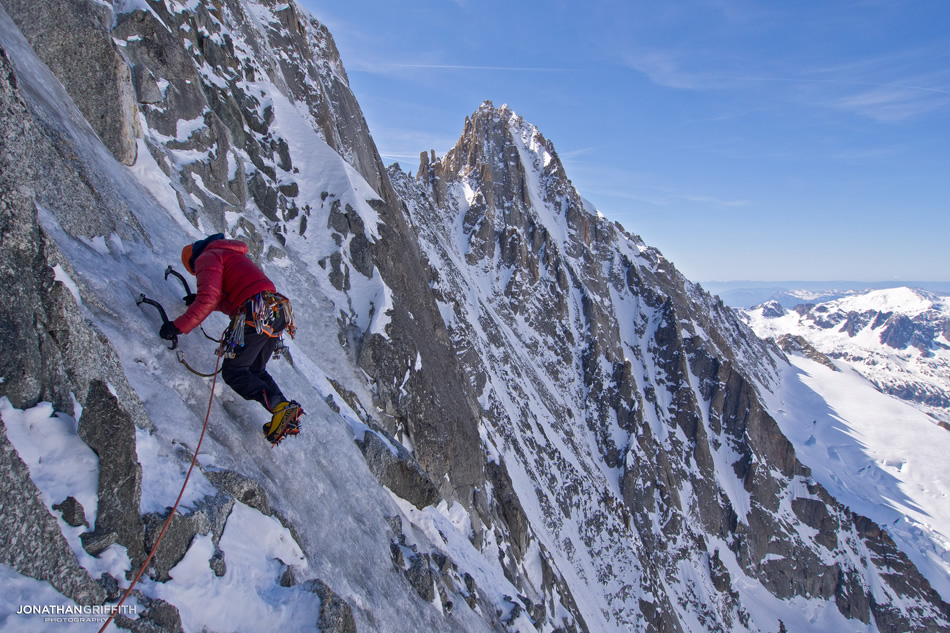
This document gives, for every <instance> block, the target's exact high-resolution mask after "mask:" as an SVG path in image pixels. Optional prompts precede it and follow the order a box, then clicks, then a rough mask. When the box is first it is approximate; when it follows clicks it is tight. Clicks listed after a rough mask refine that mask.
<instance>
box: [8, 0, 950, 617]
mask: <svg viewBox="0 0 950 633" xmlns="http://www.w3.org/2000/svg"><path fill="white" fill-rule="evenodd" d="M0 4H2V7H3V8H2V9H0V121H2V123H3V125H0V214H2V215H0V243H2V249H0V281H2V283H0V297H2V301H0V315H2V319H3V321H4V323H5V324H6V325H7V327H5V328H4V329H3V331H2V333H0V341H2V345H0V417H2V425H0V429H2V430H3V433H0V449H2V450H0V477H2V478H3V482H4V485H3V487H2V491H0V534H2V542H3V543H4V545H5V547H3V548H0V576H2V578H3V582H4V587H5V591H4V592H3V593H2V595H0V629H2V630H4V631H7V630H9V631H44V630H50V628H51V626H54V623H56V622H58V621H65V622H68V623H69V625H70V629H71V630H72V629H75V630H98V628H99V626H100V625H101V621H97V620H99V614H100V613H101V612H102V611H103V610H104V609H103V607H105V608H107V607H108V605H110V604H112V605H114V604H115V603H116V601H117V600H118V599H119V596H120V594H121V593H122V589H123V588H126V587H128V586H129V583H130V581H131V579H132V577H133V576H134V574H135V573H136V572H137V571H138V569H139V568H140V567H141V566H142V565H143V564H144V562H145V559H146V557H147V554H148V551H149V550H150V549H151V548H152V547H153V546H154V544H155V542H156V540H157V538H158V533H159V531H160V527H161V525H162V523H163V522H164V520H165V519H166V518H167V517H169V516H170V515H169V512H170V505H171V504H172V503H173V500H174V499H175V497H176V495H178V493H179V487H180V486H181V483H182V481H183V479H184V476H185V472H186V471H187V469H188V466H189V463H190V460H191V457H192V455H193V454H194V452H195V450H196V448H195V443H196V442H197V439H198V437H199V436H200V434H201V429H202V425H203V421H204V418H205V412H206V411H207V412H208V413H209V419H210V425H209V430H208V435H207V436H206V437H205V439H204V441H203V443H202V445H201V448H200V451H198V468H197V470H196V471H195V472H194V473H193V475H192V477H191V479H190V483H189V485H188V487H187V488H186V489H185V491H184V494H183V497H182V502H181V505H180V506H179V507H178V510H177V512H176V513H175V514H174V515H172V521H171V523H170V527H169V530H168V532H166V534H165V536H164V537H163V539H162V540H161V545H160V547H158V549H157V550H156V554H155V557H154V558H153V559H152V561H151V563H150V564H149V566H148V569H147V571H146V573H145V575H144V576H143V579H142V580H141V581H140V582H139V584H138V585H137V589H136V591H135V592H134V593H133V594H132V597H131V598H130V600H129V601H128V602H127V603H126V605H127V606H126V611H125V612H123V613H122V614H120V617H119V618H117V620H116V621H117V624H118V625H119V626H122V627H124V628H129V629H131V630H141V631H189V632H190V631H195V632H198V631H261V630H280V631H313V630H320V631H334V632H343V631H346V632H348V633H350V632H352V631H361V632H365V631H382V632H388V631H392V632H397V631H398V632H402V631H405V630H411V629H417V630H425V631H446V632H449V631H499V632H500V631H519V632H521V633H527V632H529V631H531V632H533V631H542V632H544V633H553V632H555V631H559V632H560V631H565V632H566V631H590V632H594V631H596V632H601V631H651V632H652V631H656V632H664V633H666V632H669V633H673V632H685V631H688V632H700V631H769V632H773V631H781V630H785V631H855V632H861V633H865V632H868V631H891V630H902V631H903V630H914V631H945V630H948V628H950V605H948V604H947V602H946V599H947V597H950V555H948V553H947V552H948V551H950V547H948V543H950V538H947V537H948V534H950V527H948V526H950V517H947V516H946V510H945V509H944V506H946V504H945V495H946V485H945V483H944V482H946V478H945V477H944V478H942V479H941V477H940V475H939V474H936V473H937V472H938V471H937V470H936V467H935V466H934V465H933V464H934V462H937V461H938V460H939V459H940V457H939V456H940V455H942V454H946V451H947V450H950V443H948V440H947V439H946V438H943V436H942V435H928V433H929V432H933V431H936V432H939V433H941V434H944V431H943V429H939V428H937V427H936V426H934V425H933V424H929V423H928V424H927V425H925V426H923V427H921V426H920V425H919V424H918V422H919V420H917V419H910V418H908V417H907V413H906V411H903V410H900V411H896V410H894V409H892V408H887V407H884V406H877V407H874V408H873V410H872V411H871V412H870V413H869V412H868V411H867V410H865V409H862V408H861V407H860V406H859V405H858V404H855V401H857V402H858V403H864V402H868V401H870V400H869V399H868V398H865V397H862V394H864V393H865V390H867V393H871V394H874V395H876V396H881V394H878V393H877V392H874V391H873V390H870V389H869V388H868V387H867V384H866V383H865V382H863V381H861V380H859V377H856V376H852V375H848V376H846V379H847V380H846V381H845V382H841V381H840V380H839V378H840V376H838V374H839V373H840V372H833V371H831V370H830V369H826V368H825V367H823V366H821V365H820V364H816V363H814V362H812V361H810V360H807V359H804V358H799V357H798V356H796V355H794V354H790V355H789V356H788V357H786V356H785V355H783V354H782V352H781V351H780V350H779V349H778V348H777V347H775V346H773V345H771V344H769V343H767V342H765V341H763V340H761V339H759V338H757V337H756V336H755V335H754V334H753V333H752V332H751V330H750V329H749V328H748V327H747V326H746V325H745V324H743V323H742V322H741V320H740V319H739V318H738V317H737V316H736V314H735V313H734V312H733V311H732V310H730V309H729V308H727V307H726V306H724V305H723V304H722V303H721V302H720V301H718V300H717V299H715V298H714V297H712V296H710V295H708V294H706V293H704V292H703V291H702V290H701V289H700V288H699V287H698V286H696V285H694V284H692V283H691V282H690V281H689V280H687V279H685V278H684V277H683V276H682V275H681V274H680V273H679V272H678V271H677V270H676V268H675V267H674V266H673V265H672V263H670V262H669V261H667V260H666V259H665V258H664V257H663V256H662V255H661V254H660V253H659V252H657V251H656V250H655V249H652V248H650V247H648V246H647V245H646V244H645V243H644V242H643V241H642V240H641V239H639V238H638V237H636V236H635V235H632V234H630V233H628V232H627V231H625V230H624V229H623V228H622V227H620V226H619V225H616V224H613V223H611V222H610V221H609V220H607V219H606V218H604V217H603V216H602V215H601V214H599V213H597V212H596V210H594V209H592V208H590V207H589V205H588V204H586V203H585V202H584V200H583V198H582V197H581V196H580V194H579V193H578V192H577V191H576V190H575V189H574V187H573V185H572V184H571V182H570V180H569V179H568V177H567V174H566V173H565V171H564V167H563V165H562V164H561V162H560V160H559V159H558V157H557V152H556V151H555V148H554V146H553V144H552V143H551V142H550V141H548V140H547V139H545V138H544V137H543V136H542V134H541V133H540V131H539V130H537V129H536V128H535V127H534V126H532V125H531V124H529V123H528V122H526V121H524V120H522V119H521V118H520V117H518V116H517V115H516V114H515V113H514V112H513V111H512V110H511V109H509V108H507V107H498V108H496V107H495V106H493V105H492V104H490V103H485V104H483V105H482V106H481V107H480V108H478V110H477V111H476V112H474V113H473V114H472V116H471V117H469V118H468V119H467V120H466V121H465V124H464V128H463V132H462V134H461V136H460V138H459V141H458V143H457V144H456V146H455V147H454V148H453V149H452V150H451V151H450V152H448V153H447V154H446V155H445V156H443V157H436V156H434V154H424V158H423V160H422V166H421V169H420V172H419V173H418V174H417V175H416V177H415V178H413V177H411V176H410V175H408V174H406V173H404V172H402V171H401V170H400V169H399V168H398V166H393V167H391V168H390V169H388V170H387V169H384V167H383V165H382V162H381V161H380V158H379V155H378V152H377V151H376V148H375V145H374V143H373V141H372V138H371V136H370V135H369V132H368V128H367V126H366V123H365V121H364V119H363V116H362V114H361V113H360V109H359V105H358V103H357V101H356V99H355V97H354V95H353V94H352V92H351V91H350V89H349V86H348V81H347V78H346V73H345V70H344V68H343V64H342V61H341V60H340V58H339V55H338V53H337V51H336V48H335V46H334V45H333V40H332V37H331V36H330V34H329V32H328V31H327V29H326V28H325V27H324V26H323V25H321V24H320V23H319V22H318V21H317V20H316V19H314V18H312V17H310V16H309V15H307V13H306V12H305V11H302V10H301V9H300V7H298V6H297V5H296V4H295V3H294V2H293V1H292V0H291V1H289V2H288V1H278V0H214V1H213V2H198V1H196V0H113V1H112V2H108V1H103V0H77V1H76V2H70V3H61V2H56V1H55V0H0ZM8 14H9V15H8ZM218 231H220V232H224V233H227V234H228V235H229V236H231V237H235V238H238V239H242V240H244V241H246V242H247V243H248V244H249V247H250V251H251V254H252V256H253V258H254V259H255V260H256V261H257V262H259V263H260V264H261V265H262V267H263V268H264V270H265V271H266V272H267V273H268V275H269V276H271V277H272V278H273V279H274V280H275V282H276V284H277V286H278V288H279V289H280V290H281V292H283V293H285V294H286V295H288V296H289V297H290V298H291V299H292V301H293V303H294V309H295V313H296V315H297V322H298V330H297V336H296V338H295V339H294V340H293V341H288V344H289V355H288V357H287V361H288V362H282V361H277V360H275V361H273V362H272V363H271V365H270V367H272V368H273V373H274V375H275V377H276V379H277V381H278V382H279V383H280V384H281V386H282V387H283V389H284V391H285V392H287V393H288V394H293V397H295V398H296V399H297V400H299V401H300V402H301V403H302V404H303V405H304V408H305V409H306V410H307V416H306V417H305V418H304V428H303V431H302V433H301V434H300V435H299V436H298V437H296V438H292V439H289V440H287V441H285V442H284V443H283V444H281V445H280V446H279V447H278V448H276V449H271V448H270V447H269V446H268V445H267V443H266V442H265V441H264V439H263V438H262V437H261V435H260V425H261V422H262V421H263V417H264V416H265V413H264V412H263V410H261V409H260V408H259V407H257V406H256V405H254V404H253V403H247V402H245V401H243V400H241V399H239V398H237V397H236V396H235V395H234V394H233V393H232V392H230V390H228V389H227V388H222V387H221V386H220V385H217V386H213V382H212V379H209V378H202V377H199V376H195V375H193V374H192V373H189V372H188V371H187V370H186V369H185V368H184V367H183V365H182V364H180V363H179V358H178V357H176V356H175V355H174V354H173V353H172V352H171V351H169V350H168V349H167V348H166V347H165V345H164V342H163V341H161V340H160V339H158V337H157V335H156V332H157V329H158V326H159V320H158V316H157V314H156V311H155V310H153V309H152V308H151V307H150V306H148V305H147V304H141V305H138V304H137V302H136V300H137V299H138V298H139V297H140V295H141V294H143V293H144V294H145V295H147V296H148V297H149V298H152V299H156V300H158V301H160V302H161V303H162V304H164V305H165V307H166V308H168V310H169V312H171V313H172V314H176V313H177V312H178V311H180V310H182V309H183V307H182V305H181V303H180V298H181V295H182V288H181V287H180V286H179V285H178V283H177V281H176V280H175V279H174V278H167V275H166V274H165V269H166V266H168V265H169V263H177V262H178V256H179V251H180V249H181V246H182V245H183V244H184V243H187V242H190V241H193V240H195V239H198V238H199V237H202V236H204V235H206V234H208V233H213V232H218ZM224 325H225V319H224V317H222V316H220V315H218V316H217V317H215V318H214V319H212V320H210V322H209V323H208V324H207V328H208V329H209V331H214V332H215V333H216V332H218V331H220V330H221V329H222V328H223V327H224ZM181 347H182V352H183V354H184V356H185V357H186V358H187V360H188V361H189V363H190V364H192V365H194V366H197V367H199V368H200V369H207V370H210V369H211V366H212V365H213V363H214V361H215V356H214V354H213V348H214V345H213V343H211V342H210V341H207V340H205V339H204V338H202V337H201V336H200V335H198V334H192V335H190V336H188V337H183V338H182V341H181ZM881 397H884V396H881ZM209 400H210V402H209ZM888 401H889V402H891V401H892V400H891V399H888ZM898 404H899V403H898ZM844 412H848V413H847V414H845V413H844ZM875 416H885V418H884V419H887V420H889V421H890V422H892V423H893V422H894V421H895V420H898V421H900V422H901V423H902V424H903V427H902V428H904V429H911V430H912V431H911V432H910V433H908V435H907V444H906V445H901V446H896V445H890V446H885V445H884V444H883V442H882V441H881V440H880V437H879V436H880V435H881V434H882V431H881V430H882V429H883V428H885V424H884V423H883V422H881V419H882V418H880V417H875ZM854 420H858V421H861V422H864V423H865V425H864V426H861V425H859V424H853V422H854ZM869 421H870V422H871V423H868V422H869ZM842 428H846V429H849V431H844V432H842V430H841V429H842ZM875 430H876V431H877V432H878V434H877V435H873V434H872V433H871V432H872V431H875ZM849 433H853V434H854V437H858V435H859V434H862V435H860V437H861V439H860V440H857V439H851V435H849ZM910 438H913V439H915V440H917V441H921V442H925V443H926V446H927V450H926V451H923V450H916V451H915V450H914V447H913V445H912V444H913V442H911V441H910ZM832 454H834V455H835V456H837V457H836V458H835V459H837V462H835V464H840V466H841V467H840V468H835V467H832V466H830V465H829V463H828V457H829V456H830V455H832ZM895 459H897V460H902V461H898V462H894V461H892V460H895ZM894 463H899V464H900V468H899V469H894V468H892V466H893V464H894ZM905 465H908V466H909V467H907V468H905V467H904V466H905ZM941 495H942V496H941ZM927 521H929V523H927ZM24 606H26V607H27V608H26V609H24ZM64 615H65V616H67V618H68V617H73V620H68V619H67V620H63V616H64ZM50 616H52V618H53V619H52V620H47V619H46V618H47V617H50ZM57 617H58V618H60V620H57ZM57 626H58V625H57Z"/></svg>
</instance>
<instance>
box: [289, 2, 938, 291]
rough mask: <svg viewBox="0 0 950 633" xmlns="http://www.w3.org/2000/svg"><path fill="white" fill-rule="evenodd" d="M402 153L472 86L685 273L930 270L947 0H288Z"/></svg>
mask: <svg viewBox="0 0 950 633" xmlns="http://www.w3.org/2000/svg"><path fill="white" fill-rule="evenodd" d="M299 1H300V2H301V3H302V4H303V6H305V7H306V8H307V9H309V10H310V12H311V13H312V14H313V15H314V17H316V18H317V19H318V20H320V21H321V22H323V23H324V24H326V25H327V26H328V27H329V28H330V31H331V33H332V34H333V36H334V39H335V40H336V43H337V46H338V48H339V50H340V54H341V57H342V58H343V64H344V66H345V67H346V70H347V74H348V76H349V79H350V84H351V87H352V89H353V91H354V92H355V94H356V97H357V99H358V100H359V102H360V105H361V107H362V108H363V112H364V114H365V116H366V119H367V122H368V124H369V126H370V130H371V132H372V134H373V137H374V139H375V140H376V144H377V146H378V147H379V150H380V153H381V154H382V155H383V158H384V160H385V161H386V162H387V163H391V162H399V163H400V165H402V167H403V168H404V169H406V170H410V171H412V172H413V173H415V171H416V170H417V168H418V161H419V152H421V151H425V150H429V149H434V150H435V151H436V153H437V154H439V155H442V154H444V153H445V152H447V151H448V150H449V149H450V148H451V147H452V146H453V145H454V144H455V141H456V140H457V139H458V136H459V134H460V133H461V131H462V126H463V123H464V120H465V117H466V116H467V115H469V114H471V113H472V112H474V111H475V110H476V109H477V108H478V106H479V104H480V103H481V102H482V101H484V100H486V99H487V100H491V101H492V102H493V103H494V104H495V105H496V106H498V105H502V104H507V105H508V106H509V107H510V108H511V109H513V110H514V111H515V112H517V113H518V114H520V115H521V116H522V117H524V119H525V120H527V121H529V122H530V123H533V124H534V125H536V126H537V127H538V128H539V129H540V131H541V133H542V134H543V135H544V136H545V137H547V138H548V139H549V140H551V141H552V142H553V143H554V146H555V148H556V149H557V152H558V155H559V156H560V158H561V160H562V162H563V163H564V165H565V168H566V170H567V173H568V176H569V177H570V178H571V180H572V181H573V183H574V185H575V186H576V187H577V188H578V190H579V191H580V193H581V194H582V195H583V196H584V197H586V198H587V199H588V200H590V201H591V202H592V203H594V205H595V206H596V207H597V208H598V209H600V210H601V212H603V213H604V215H606V216H607V217H608V218H610V219H611V220H616V221H617V222H619V223H620V224H622V225H623V226H624V227H625V228H626V229H627V230H628V231H630V232H632V233H635V234H637V235H640V236H641V237H642V238H643V239H644V241H646V243H647V244H649V245H651V246H656V247H657V248H659V249H660V250H661V251H662V252H663V253H664V255H666V256H667V257H668V258H669V259H670V260H672V261H673V262H674V264H675V265H676V266H677V267H678V268H679V269H680V270H681V271H683V272H684V274H686V276H687V277H689V278H690V279H693V280H696V281H704V280H730V279H751V280H843V279H847V280H856V281H871V280H899V281H913V280H918V281H927V280H950V2H947V1H946V0H921V1H915V0H906V1H905V0H900V1H899V0H894V1H891V0H835V1H833V2H828V1H826V0H823V1H816V0H804V1H797V2H781V3H779V2H765V1H758V2H752V1H746V0H676V1H670V2H654V1H641V0H625V1H620V0H616V1H604V0H589V1H587V2H566V1H560V0H550V1H548V2H535V1H521V2H518V1H510V0H509V1H507V2H500V1H497V0H478V1H476V0H417V1H415V2H412V1H410V2H398V3H394V2H383V1H378V0H351V1H350V2H345V3H341V2H338V1H335V0H334V1H331V0H299Z"/></svg>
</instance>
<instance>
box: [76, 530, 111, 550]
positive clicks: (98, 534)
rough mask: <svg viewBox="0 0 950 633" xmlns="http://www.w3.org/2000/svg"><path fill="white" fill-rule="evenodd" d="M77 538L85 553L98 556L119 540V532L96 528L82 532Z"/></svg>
mask: <svg viewBox="0 0 950 633" xmlns="http://www.w3.org/2000/svg"><path fill="white" fill-rule="evenodd" d="M79 538H80V540H81V541H82V548H83V549H84V550H86V553H88V554H89V555H90V556H98V555H99V554H101V553H102V552H104V551H106V550H107V549H109V548H110V547H112V546H113V545H115V544H116V543H117V542H118V541H119V533H118V532H116V531H115V530H98V531H95V532H84V533H82V534H81V535H80V536H79Z"/></svg>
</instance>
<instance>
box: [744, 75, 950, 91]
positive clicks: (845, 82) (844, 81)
mask: <svg viewBox="0 0 950 633" xmlns="http://www.w3.org/2000/svg"><path fill="white" fill-rule="evenodd" d="M739 81H781V82H785V83H803V84H808V83H819V84H840V85H846V86H871V87H874V88H904V89H907V90H920V91H922V92H937V93H940V94H945V95H950V90H941V89H939V88H924V87H923V86H910V85H907V84H884V83H875V82H871V81H851V80H848V79H785V78H781V77H741V78H740V79H739Z"/></svg>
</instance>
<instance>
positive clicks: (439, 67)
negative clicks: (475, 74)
mask: <svg viewBox="0 0 950 633" xmlns="http://www.w3.org/2000/svg"><path fill="white" fill-rule="evenodd" d="M389 67H390V68H429V69H433V70H503V71H515V72H549V73H552V72H553V73H563V72H575V70H574V69H572V68H531V67H521V66H461V65H449V64H390V65H389Z"/></svg>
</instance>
